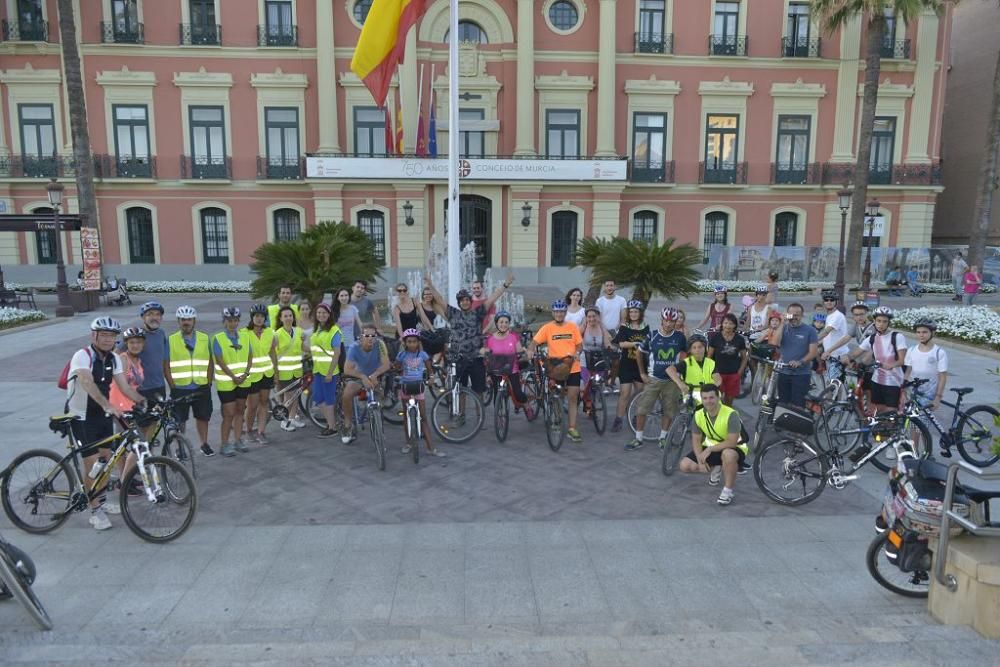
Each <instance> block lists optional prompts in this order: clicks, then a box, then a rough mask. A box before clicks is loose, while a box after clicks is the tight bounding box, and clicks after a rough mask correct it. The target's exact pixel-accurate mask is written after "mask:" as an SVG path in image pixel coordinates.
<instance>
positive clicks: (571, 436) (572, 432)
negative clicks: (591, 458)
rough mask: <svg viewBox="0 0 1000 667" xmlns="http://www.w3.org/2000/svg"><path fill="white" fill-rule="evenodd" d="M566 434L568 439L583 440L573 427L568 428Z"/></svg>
mask: <svg viewBox="0 0 1000 667" xmlns="http://www.w3.org/2000/svg"><path fill="white" fill-rule="evenodd" d="M566 435H568V436H569V439H570V440H572V441H573V442H583V438H582V437H581V436H580V432H579V431H577V430H576V429H575V428H571V429H570V430H568V431H566Z"/></svg>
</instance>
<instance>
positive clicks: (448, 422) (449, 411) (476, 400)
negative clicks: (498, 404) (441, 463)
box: [431, 357, 486, 443]
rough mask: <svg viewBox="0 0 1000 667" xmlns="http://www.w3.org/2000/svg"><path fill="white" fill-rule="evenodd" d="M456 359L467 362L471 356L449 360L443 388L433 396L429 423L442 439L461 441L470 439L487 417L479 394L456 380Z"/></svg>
mask: <svg viewBox="0 0 1000 667" xmlns="http://www.w3.org/2000/svg"><path fill="white" fill-rule="evenodd" d="M459 363H462V364H463V365H464V364H469V363H472V359H460V358H458V357H452V358H451V359H449V360H448V375H447V382H446V384H445V391H443V392H442V393H441V394H440V395H439V396H438V397H437V398H435V399H434V405H433V407H432V408H431V426H432V427H433V428H434V432H435V433H437V434H438V435H439V436H440V437H441V438H442V439H443V440H446V441H448V442H454V443H463V442H468V441H469V440H472V438H474V437H475V435H476V434H477V433H479V429H480V428H482V426H483V422H484V420H485V419H486V414H485V409H484V406H483V400H482V399H481V398H480V397H479V394H477V393H476V392H474V391H472V390H471V389H469V388H468V387H466V386H465V385H462V384H460V383H459V382H458V365H459Z"/></svg>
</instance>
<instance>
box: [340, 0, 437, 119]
mask: <svg viewBox="0 0 1000 667" xmlns="http://www.w3.org/2000/svg"><path fill="white" fill-rule="evenodd" d="M426 10H427V0H374V2H372V6H371V9H370V10H368V18H366V19H365V25H364V27H363V28H362V29H361V37H359V38H358V46H357V47H356V48H355V49H354V57H353V58H351V71H352V72H354V73H355V74H357V75H358V78H359V79H361V80H362V81H363V82H364V84H365V86H367V87H368V90H369V91H371V94H372V97H373V98H375V104H376V105H377V106H383V105H385V97H386V94H387V93H388V92H389V81H390V80H391V79H392V72H393V70H394V69H395V68H396V66H397V65H399V63H401V62H403V49H404V48H405V45H406V33H407V32H409V31H410V28H412V27H413V26H414V25H415V24H416V22H417V21H418V20H419V19H420V17H421V16H423V15H424V12H425V11H426Z"/></svg>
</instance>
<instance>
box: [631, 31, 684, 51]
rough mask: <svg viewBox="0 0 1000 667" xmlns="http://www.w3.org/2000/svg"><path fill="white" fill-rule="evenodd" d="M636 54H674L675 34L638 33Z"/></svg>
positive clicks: (636, 35)
mask: <svg viewBox="0 0 1000 667" xmlns="http://www.w3.org/2000/svg"><path fill="white" fill-rule="evenodd" d="M634 37H635V47H634V48H635V53H667V54H670V53H673V52H674V34H673V33H669V32H668V33H662V32H637V33H635V35H634Z"/></svg>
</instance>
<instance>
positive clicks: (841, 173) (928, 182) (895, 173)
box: [823, 162, 941, 186]
mask: <svg viewBox="0 0 1000 667" xmlns="http://www.w3.org/2000/svg"><path fill="white" fill-rule="evenodd" d="M853 180H854V165H853V164H845V163H836V164H830V163H827V164H824V165H823V183H824V184H825V185H841V184H843V183H850V182H852V181H853ZM868 183H869V184H870V185H923V186H934V185H941V163H940V162H932V163H931V164H896V165H879V166H878V168H876V169H870V170H869V171H868Z"/></svg>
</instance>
